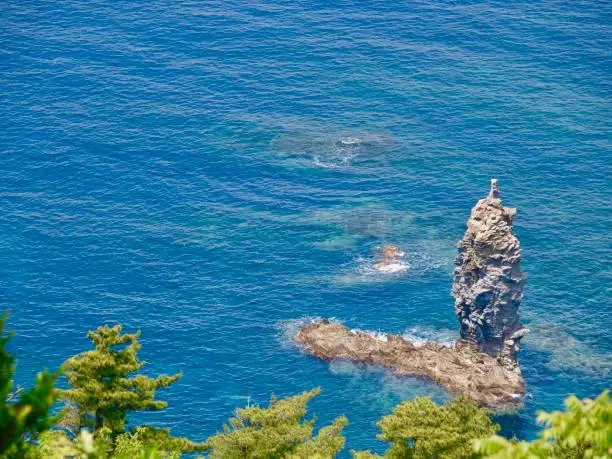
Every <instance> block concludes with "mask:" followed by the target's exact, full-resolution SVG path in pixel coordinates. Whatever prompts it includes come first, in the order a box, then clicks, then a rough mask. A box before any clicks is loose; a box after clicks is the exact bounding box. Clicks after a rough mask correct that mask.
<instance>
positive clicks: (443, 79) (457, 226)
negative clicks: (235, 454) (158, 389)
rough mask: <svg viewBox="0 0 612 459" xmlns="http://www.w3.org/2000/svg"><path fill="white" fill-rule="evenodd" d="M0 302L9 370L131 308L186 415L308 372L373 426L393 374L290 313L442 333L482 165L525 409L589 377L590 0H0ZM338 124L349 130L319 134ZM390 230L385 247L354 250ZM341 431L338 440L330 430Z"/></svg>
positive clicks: (387, 403)
mask: <svg viewBox="0 0 612 459" xmlns="http://www.w3.org/2000/svg"><path fill="white" fill-rule="evenodd" d="M0 13H1V15H0V52H1V54H0V56H1V58H0V69H1V72H0V84H1V87H2V89H3V90H2V96H1V97H2V99H1V100H2V109H1V110H0V123H1V125H2V136H1V137H0V173H1V176H2V180H1V181H0V205H1V209H2V212H1V213H0V235H1V237H0V247H1V250H2V254H3V258H2V263H0V304H1V305H2V308H3V309H4V308H8V309H10V310H11V320H10V325H11V327H12V328H13V329H14V330H15V332H16V338H15V340H14V341H13V350H14V351H15V353H16V355H17V356H18V358H19V382H20V383H27V382H28V381H31V379H32V378H33V376H34V374H35V372H36V371H37V370H38V369H40V368H41V367H49V368H56V367H57V366H58V365H59V364H60V363H61V362H62V361H63V360H64V359H65V358H67V357H68V356H70V355H72V354H74V353H76V352H79V351H81V350H83V349H85V348H86V347H87V346H88V342H87V341H86V339H85V338H84V335H85V333H86V331H87V330H88V329H91V328H94V327H96V326H98V325H100V324H102V323H106V322H109V323H113V322H117V321H118V322H121V323H123V324H125V326H126V327H127V328H128V329H130V330H132V329H141V330H142V343H143V350H142V354H143V356H144V358H145V359H147V360H148V361H150V362H151V363H150V365H149V370H150V371H151V372H152V373H153V372H161V371H165V372H173V371H178V370H183V371H184V372H185V376H184V378H183V379H182V380H181V381H180V382H179V383H178V384H176V385H175V386H174V387H172V388H170V389H168V390H165V391H164V392H163V393H161V394H160V397H162V398H164V399H166V400H168V401H169V403H170V406H169V408H168V409H167V410H166V412H164V413H146V414H142V415H138V416H135V418H134V419H133V420H134V421H136V422H140V421H148V422H151V423H157V424H158V425H166V426H171V427H172V428H173V429H174V431H175V432H176V433H179V434H183V435H189V436H191V437H193V438H194V439H203V438H205V437H207V436H208V435H210V434H212V433H214V432H215V431H216V430H218V429H219V428H220V427H221V425H222V422H223V421H224V419H226V418H227V417H228V416H229V415H230V414H231V411H232V410H233V409H234V408H235V407H237V406H241V405H244V404H245V403H247V401H250V402H254V401H255V402H265V401H266V400H267V399H268V397H269V395H270V393H272V392H274V393H276V394H277V395H280V396H285V395H288V394H292V393H295V392H298V391H301V390H305V389H309V388H311V387H313V386H321V387H322V393H321V395H320V396H319V397H318V398H317V399H316V400H315V401H313V403H312V412H313V413H314V414H316V416H317V417H318V419H319V421H320V422H321V423H325V422H329V421H330V420H331V419H332V418H333V417H335V416H337V415H340V414H346V415H347V416H348V418H349V421H350V425H349V427H348V428H347V429H346V436H347V439H348V445H349V448H374V449H377V450H381V448H382V445H381V444H380V443H378V442H376V440H375V434H376V427H375V422H376V420H377V419H378V418H379V417H380V416H382V415H384V414H387V413H388V412H389V411H390V410H391V409H392V407H393V406H394V405H395V404H396V403H398V402H399V401H400V400H403V399H407V398H411V397H414V396H415V395H417V394H432V395H433V396H434V397H436V399H438V400H442V399H444V398H445V395H444V394H443V393H442V392H441V391H440V390H439V389H437V388H435V387H434V386H432V385H431V384H428V383H427V382H424V381H420V380H412V379H406V378H403V379H402V378H396V377H393V376H391V375H389V374H387V373H385V372H384V371H381V370H376V369H367V368H363V367H359V366H355V365H350V364H346V363H332V364H327V363H324V362H321V361H318V360H316V359H313V358H311V357H308V356H305V355H303V354H302V353H300V352H299V350H297V349H296V348H295V347H293V346H292V345H291V343H290V339H289V337H290V335H291V332H292V330H294V329H295V327H296V324H299V323H300V322H301V321H304V320H308V318H311V317H335V318H337V319H338V320H342V321H344V322H345V323H346V324H348V325H350V326H352V327H358V328H361V329H366V330H372V331H388V332H395V333H404V334H406V335H410V336H412V337H417V338H428V339H438V340H442V341H448V340H452V339H454V338H455V337H456V335H457V332H456V330H457V322H456V319H455V317H454V315H453V300H452V298H451V297H450V294H449V291H450V283H451V277H450V273H451V271H452V268H453V258H454V255H455V251H456V248H455V244H456V242H457V241H458V240H459V239H460V238H461V236H462V234H463V231H464V229H465V221H466V219H467V217H468V215H469V211H470V209H471V207H472V206H473V205H474V203H475V202H476V200H477V199H479V198H481V197H483V196H484V195H485V194H486V193H487V191H488V181H489V179H490V178H491V177H497V178H498V179H499V180H500V184H501V188H502V197H503V199H504V203H505V204H506V205H510V206H515V207H517V208H518V211H519V213H518V217H517V221H516V232H517V234H518V237H519V238H520V240H521V242H522V244H523V257H524V263H523V268H524V270H525V271H526V273H527V275H528V277H529V280H528V286H527V288H526V291H525V298H524V303H523V306H522V317H523V322H524V323H525V324H526V325H527V326H528V327H529V328H531V329H532V334H531V335H530V336H529V337H528V338H526V339H525V340H524V350H523V351H522V354H521V358H522V367H523V369H524V374H525V378H526V381H527V388H528V391H529V396H528V399H527V403H526V406H525V409H524V410H523V411H522V412H520V413H518V414H517V415H514V416H504V417H502V418H500V421H501V422H502V425H503V428H504V433H505V434H508V435H517V436H519V437H521V438H531V437H533V436H534V435H535V433H536V432H537V426H535V424H534V421H533V419H534V415H535V412H536V411H537V410H538V409H547V410H550V409H554V408H558V407H560V406H561V404H562V399H563V398H564V397H565V396H566V395H568V394H570V393H576V394H578V395H580V396H595V395H597V394H598V393H599V392H600V391H601V390H603V389H604V388H606V387H609V386H610V382H611V373H610V372H611V370H612V342H611V340H610V338H609V336H610V329H611V327H612V319H611V315H610V308H611V307H612V301H611V293H610V262H611V258H612V257H611V256H612V248H611V247H612V244H611V239H610V222H611V217H612V212H611V211H612V206H611V204H610V202H611V201H610V186H611V180H610V177H611V176H612V174H611V172H612V170H611V169H612V167H611V160H612V157H611V156H612V155H611V140H612V135H611V134H612V125H611V121H610V120H611V119H612V104H611V102H610V96H611V94H612V91H611V90H612V84H611V83H610V75H611V74H612V63H611V56H610V54H611V52H610V50H611V49H612V39H611V38H610V37H611V32H612V31H611V20H612V8H611V6H610V3H609V2H603V1H602V2H569V1H550V2H523V1H516V2H505V3H503V4H502V3H497V4H496V3H480V2H463V1H462V2H449V3H438V2H424V1H423V2H419V1H415V2H392V3H383V2H367V3H364V2H348V1H347V2H339V3H336V4H334V5H331V4H329V3H326V2H310V1H300V2H292V3H291V4H285V3H281V2H258V1H254V2H248V4H247V3H245V2H228V1H224V2H220V1H216V0H212V1H209V2H203V3H201V2H190V1H173V2H166V1H159V0H155V1H151V2H147V3H140V2H138V3H133V2H124V1H113V2H110V1H108V2H102V1H96V2H87V3H82V2H76V1H74V2H68V1H58V2H54V3H53V4H50V3H48V2H40V1H19V2H17V1H5V2H3V3H2V5H0ZM350 137H356V138H359V139H361V143H360V144H359V145H358V146H355V145H346V144H343V143H342V139H345V140H346V139H347V138H350ZM385 242H395V243H398V244H400V245H401V246H402V247H403V249H404V250H405V251H406V253H407V260H408V263H409V264H410V269H409V270H408V271H407V272H406V273H405V274H403V275H398V276H380V275H374V274H372V272H371V271H370V270H368V266H369V265H368V263H369V262H370V259H371V257H372V255H373V251H374V250H375V248H376V247H377V246H378V245H380V244H382V243H385ZM344 455H345V456H347V455H348V453H347V452H346V451H345V452H344Z"/></svg>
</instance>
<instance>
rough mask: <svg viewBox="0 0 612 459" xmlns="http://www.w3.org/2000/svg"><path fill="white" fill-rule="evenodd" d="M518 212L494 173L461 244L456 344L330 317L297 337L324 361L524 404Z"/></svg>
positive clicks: (494, 402) (483, 399)
mask: <svg viewBox="0 0 612 459" xmlns="http://www.w3.org/2000/svg"><path fill="white" fill-rule="evenodd" d="M515 215H516V210H515V209H511V208H507V207H503V206H502V204H501V200H500V199H499V188H498V185H497V180H495V179H494V180H492V181H491V191H490V193H489V195H488V196H487V197H486V198H485V199H482V200H480V201H478V203H477V204H476V206H475V207H474V209H472V214H471V216H470V219H469V220H468V228H467V231H466V232H465V235H464V237H463V240H462V241H461V242H460V243H459V245H458V248H459V254H458V255H457V258H456V268H455V271H454V275H453V288H452V293H453V295H454V296H455V312H456V313H457V315H458V316H459V319H460V323H461V330H460V333H461V339H459V340H457V342H456V345H455V346H454V347H446V346H442V345H440V344H437V343H427V344H425V345H423V346H416V345H414V344H413V343H411V342H409V341H407V340H406V339H404V338H403V337H401V336H398V335H373V334H370V333H366V332H363V331H359V330H351V329H349V328H347V327H345V326H344V325H341V324H338V323H330V322H329V321H327V320H322V321H318V322H315V323H311V324H308V325H305V326H304V327H302V328H301V329H300V330H299V331H298V333H297V334H296V336H295V341H296V343H298V344H299V345H300V346H301V347H302V348H304V349H305V350H306V351H307V352H309V353H311V354H313V355H315V356H317V357H320V358H322V359H324V360H328V361H330V360H338V359H340V360H351V361H355V362H361V363H365V364H373V365H380V366H383V367H386V368H389V369H391V370H392V371H394V372H395V373H397V374H399V375H409V376H421V377H426V378H429V379H431V380H432V381H434V382H436V383H438V384H440V385H441V386H443V387H444V388H445V389H446V390H447V391H448V392H450V393H451V394H464V395H468V396H470V397H471V398H472V399H473V400H474V401H475V402H476V403H478V404H480V405H484V406H490V407H496V408H500V407H508V406H511V407H512V406H517V405H520V404H521V403H522V401H523V397H524V393H525V387H524V381H523V377H522V375H521V370H520V368H519V367H518V363H517V358H516V354H517V352H518V349H519V341H520V339H521V338H522V337H523V336H525V335H526V334H527V333H528V330H527V329H526V328H523V327H522V326H521V325H520V323H519V316H518V307H519V304H520V301H521V298H522V295H523V286H524V283H525V276H524V275H523V273H522V271H521V268H520V260H521V248H520V244H519V242H518V240H517V239H516V237H515V236H514V235H513V234H512V220H513V218H514V216H515ZM391 247H392V246H389V249H388V254H386V253H385V252H383V256H386V255H388V257H389V258H392V257H395V256H397V253H396V252H397V251H398V250H399V249H398V250H395V246H393V248H394V250H393V251H391Z"/></svg>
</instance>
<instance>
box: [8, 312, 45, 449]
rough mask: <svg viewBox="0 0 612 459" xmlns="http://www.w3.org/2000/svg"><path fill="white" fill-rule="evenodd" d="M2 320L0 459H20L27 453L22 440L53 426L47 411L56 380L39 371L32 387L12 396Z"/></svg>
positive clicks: (11, 371)
mask: <svg viewBox="0 0 612 459" xmlns="http://www.w3.org/2000/svg"><path fill="white" fill-rule="evenodd" d="M6 317H7V316H6V314H4V315H2V316H1V317H0V457H23V456H24V455H25V453H26V451H27V450H28V449H29V444H28V443H27V441H26V440H27V439H28V438H31V437H34V436H36V435H38V434H40V433H41V432H44V431H45V430H47V429H48V428H49V427H50V426H51V424H52V422H53V420H52V418H51V416H50V415H49V409H50V408H51V405H53V403H54V402H55V395H54V391H53V385H54V383H55V377H56V376H55V375H52V374H50V373H48V372H46V371H43V372H41V373H39V374H38V375H37V376H36V384H35V385H34V387H32V388H31V389H29V390H22V391H18V392H13V376H14V374H15V359H14V358H13V356H12V355H11V354H10V353H9V352H8V351H7V350H6V348H5V346H6V344H7V343H8V342H9V341H10V339H11V335H9V334H5V333H4V324H5V322H6Z"/></svg>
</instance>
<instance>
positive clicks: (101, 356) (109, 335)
mask: <svg viewBox="0 0 612 459" xmlns="http://www.w3.org/2000/svg"><path fill="white" fill-rule="evenodd" d="M87 337H88V338H89V339H90V340H91V341H92V342H93V344H94V345H95V347H96V348H95V349H94V350H92V351H87V352H83V353H81V354H79V355H77V356H75V357H71V358H70V359H68V360H66V362H65V363H64V365H63V370H64V373H65V375H66V377H67V378H68V383H69V384H70V386H71V387H72V389H68V390H61V391H60V394H61V397H62V398H63V399H64V400H67V401H68V402H69V403H72V404H73V405H74V406H75V407H77V409H78V412H79V422H80V427H89V428H91V429H92V430H93V432H94V434H97V433H98V432H99V431H100V429H102V428H103V427H105V428H107V429H108V430H109V431H110V433H111V434H112V435H117V434H120V433H123V432H124V430H125V423H126V420H127V414H128V413H129V412H130V411H159V410H162V409H164V408H165V407H166V406H167V403H166V402H164V401H160V400H155V399H154V397H155V391H156V390H157V389H160V388H163V387H168V386H169V385H171V384H172V383H174V382H176V381H178V380H179V378H180V377H181V376H182V374H181V373H178V374H176V375H173V376H168V375H161V376H157V377H156V378H150V377H148V376H144V375H141V374H137V375H133V373H135V372H137V371H138V370H140V369H142V367H143V366H144V365H145V363H144V362H142V361H140V359H139V358H138V355H137V354H138V351H139V350H140V347H141V346H140V341H139V338H140V333H139V332H137V333H125V334H122V333H121V326H120V325H116V326H114V327H112V328H111V327H109V326H107V325H105V326H104V327H100V328H98V330H97V331H95V332H94V331H90V332H89V333H88V334H87Z"/></svg>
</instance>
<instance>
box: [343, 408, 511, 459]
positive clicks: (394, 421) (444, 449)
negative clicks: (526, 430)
mask: <svg viewBox="0 0 612 459" xmlns="http://www.w3.org/2000/svg"><path fill="white" fill-rule="evenodd" d="M378 427H379V429H380V431H381V433H380V435H378V439H379V440H382V441H385V442H387V443H389V444H390V448H389V449H388V450H387V451H386V452H385V455H384V456H383V457H386V458H393V459H400V458H415V459H430V458H438V459H460V458H470V457H473V456H474V453H473V449H472V440H474V439H476V438H482V437H486V436H489V435H493V434H494V433H495V432H496V431H497V430H498V429H499V426H497V425H495V424H493V422H492V421H491V418H490V417H489V412H488V411H487V410H485V409H483V408H479V407H477V406H476V405H474V403H473V402H472V401H471V400H470V399H468V398H466V397H458V398H455V399H454V400H453V401H451V402H449V403H447V404H445V405H441V406H439V405H436V404H435V403H434V402H433V401H432V400H431V398H429V397H418V398H416V399H414V400H411V401H406V402H403V403H401V404H399V405H398V406H397V407H396V408H395V409H394V410H393V413H391V414H390V415H388V416H385V417H383V418H382V419H381V420H380V421H379V422H378ZM353 456H354V457H355V458H356V459H368V458H377V457H381V456H377V455H375V454H372V453H371V452H369V451H361V452H353Z"/></svg>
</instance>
